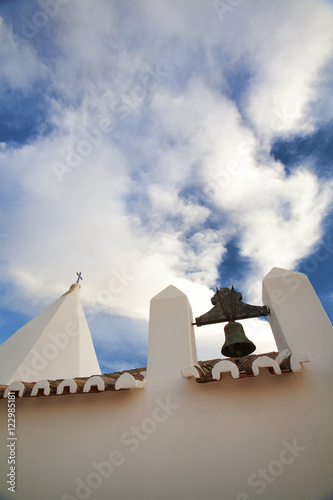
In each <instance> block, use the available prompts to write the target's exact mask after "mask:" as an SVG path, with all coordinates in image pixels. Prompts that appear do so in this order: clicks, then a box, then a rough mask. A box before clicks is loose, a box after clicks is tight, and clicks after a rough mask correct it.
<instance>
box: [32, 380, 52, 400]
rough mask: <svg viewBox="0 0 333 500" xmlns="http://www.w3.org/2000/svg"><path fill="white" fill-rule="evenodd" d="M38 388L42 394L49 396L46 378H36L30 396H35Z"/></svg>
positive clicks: (48, 385) (48, 384)
mask: <svg viewBox="0 0 333 500" xmlns="http://www.w3.org/2000/svg"><path fill="white" fill-rule="evenodd" d="M40 389H42V390H43V394H44V396H49V395H50V391H51V389H50V383H49V381H48V380H46V379H42V380H38V382H36V383H35V385H34V386H33V388H32V391H31V394H30V396H37V394H38V392H39V390H40Z"/></svg>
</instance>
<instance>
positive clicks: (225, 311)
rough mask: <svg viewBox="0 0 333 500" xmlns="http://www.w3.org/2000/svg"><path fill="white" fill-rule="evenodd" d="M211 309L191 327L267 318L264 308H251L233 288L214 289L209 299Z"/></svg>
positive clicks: (266, 310)
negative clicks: (260, 317)
mask: <svg viewBox="0 0 333 500" xmlns="http://www.w3.org/2000/svg"><path fill="white" fill-rule="evenodd" d="M211 301H212V304H213V306H214V307H213V308H212V309H210V310H209V311H208V312H206V313H205V314H203V315H202V316H199V317H198V318H195V323H193V325H196V326H203V325H211V324H213V323H223V322H225V321H231V320H234V321H235V320H237V319H246V318H257V317H259V316H268V314H269V311H268V309H267V307H266V306H253V305H251V304H246V303H245V302H243V301H242V294H241V293H240V292H237V291H236V290H235V289H234V287H231V289H230V288H226V287H225V288H221V289H220V290H219V289H218V288H216V293H215V295H214V296H213V297H212V298H211Z"/></svg>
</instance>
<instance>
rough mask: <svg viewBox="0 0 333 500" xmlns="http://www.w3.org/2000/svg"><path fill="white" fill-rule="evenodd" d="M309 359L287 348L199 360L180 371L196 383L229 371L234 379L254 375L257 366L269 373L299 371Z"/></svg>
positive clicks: (305, 355)
mask: <svg viewBox="0 0 333 500" xmlns="http://www.w3.org/2000/svg"><path fill="white" fill-rule="evenodd" d="M308 361H310V358H309V356H308V354H305V353H293V354H290V352H288V351H287V350H285V351H284V352H282V353H277V352H270V353H267V354H261V355H250V356H244V357H242V358H239V359H238V358H237V359H235V358H230V359H213V360H209V361H200V362H199V365H198V366H188V367H186V368H184V369H183V370H182V371H181V373H182V376H183V377H185V378H191V377H194V378H195V380H196V382H198V383H207V382H215V381H217V380H221V379H222V375H223V374H224V373H230V375H231V377H232V378H234V379H241V378H245V377H256V376H258V375H259V368H268V370H269V372H270V373H271V374H275V375H281V374H283V373H292V372H299V371H300V370H301V363H305V362H308Z"/></svg>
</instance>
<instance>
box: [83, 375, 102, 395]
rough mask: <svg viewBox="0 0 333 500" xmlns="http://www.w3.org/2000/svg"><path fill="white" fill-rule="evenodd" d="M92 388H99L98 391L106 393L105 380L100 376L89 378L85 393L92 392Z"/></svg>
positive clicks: (84, 388) (85, 385)
mask: <svg viewBox="0 0 333 500" xmlns="http://www.w3.org/2000/svg"><path fill="white" fill-rule="evenodd" d="M92 387H97V390H98V391H104V389H105V383H104V380H103V379H102V378H101V377H99V376H98V375H93V376H92V377H90V378H88V380H87V382H86V383H85V384H84V387H83V392H90V391H91V389H92Z"/></svg>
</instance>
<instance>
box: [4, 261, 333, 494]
mask: <svg viewBox="0 0 333 500" xmlns="http://www.w3.org/2000/svg"><path fill="white" fill-rule="evenodd" d="M228 293H229V292H228ZM79 294H80V287H79V285H77V284H75V285H72V287H71V288H70V289H69V291H68V292H67V293H66V294H64V295H63V296H62V297H60V298H59V299H58V300H57V301H56V302H54V304H52V305H51V306H49V307H48V308H47V309H45V311H43V312H42V313H41V314H39V315H38V316H37V317H36V318H34V319H33V320H32V321H31V322H29V323H28V324H27V325H25V326H24V327H22V328H21V329H20V330H18V331H17V332H16V333H15V334H14V335H13V336H12V337H11V338H9V339H8V340H7V341H6V342H4V344H3V345H2V346H1V347H0V363H1V364H0V428H1V429H2V431H1V432H2V436H1V441H0V459H1V464H2V475H1V478H0V499H1V500H8V499H10V498H15V499H17V500H36V499H38V500H39V499H48V500H86V499H91V500H202V499H203V498H204V499H207V500H221V499H223V500H255V499H259V498H260V499H262V500H332V499H333V475H332V466H333V424H332V422H333V398H332V390H333V363H332V355H333V327H332V325H331V323H330V321H329V319H328V317H327V315H326V313H325V311H324V309H323V307H322V305H321V303H320V301H319V299H318V297H317V295H316V293H315V291H314V289H313V287H312V285H311V283H310V281H309V279H308V277H307V276H306V275H304V274H302V273H297V272H292V271H288V270H285V269H280V268H273V269H272V270H271V271H270V272H269V273H268V274H267V275H266V276H265V277H264V279H263V282H262V305H260V306H258V307H255V306H249V308H250V309H249V308H248V307H247V306H248V305H246V304H245V306H244V305H242V306H241V307H244V308H245V309H244V310H251V311H254V313H255V314H261V313H262V314H267V315H268V316H267V317H268V320H269V324H270V327H271V330H272V333H273V335H274V338H275V342H276V346H277V350H276V351H275V352H269V353H265V354H256V353H255V352H251V353H250V354H244V352H243V353H242V352H241V351H238V350H236V351H235V353H233V351H232V350H230V352H231V354H232V355H231V356H230V357H224V358H221V357H220V358H216V359H213V360H198V359H197V352H196V340H195V328H196V326H195V325H199V322H200V321H203V320H202V317H201V320H200V319H198V318H196V321H195V322H194V319H193V316H192V310H191V306H190V303H189V300H188V298H187V296H186V295H185V294H184V293H183V292H182V291H181V290H178V289H177V288H175V287H174V286H172V285H170V286H169V287H167V288H166V289H165V290H162V291H161V292H160V293H159V294H157V295H156V296H155V297H153V298H152V299H151V302H150V319H149V343H148V362H147V366H146V367H133V369H131V370H125V371H123V372H116V373H107V374H101V372H100V368H99V365H98V361H97V358H96V353H95V350H94V346H93V342H92V338H91V335H90V332H89V328H88V325H87V322H86V320H85V317H84V312H83V310H82V307H81V303H80V298H79ZM239 295H240V294H239ZM227 296H228V297H229V298H230V297H231V298H232V301H231V302H230V304H231V305H232V308H233V309H232V317H231V315H230V318H229V323H233V320H234V315H235V316H236V317H237V314H238V317H243V316H242V312H239V311H242V310H241V307H240V306H239V304H241V302H240V301H239V302H238V303H237V304H238V306H237V304H236V302H235V301H234V298H235V297H236V298H237V292H236V291H233V290H231V291H230V295H227V292H226V295H225V297H227ZM221 297H222V298H221ZM217 298H218V300H217V299H216V300H215V299H214V301H215V302H214V301H213V299H212V302H213V304H214V303H215V305H214V307H217V308H218V310H219V314H220V313H221V314H226V315H228V314H230V307H229V306H228V303H227V299H223V296H222V295H221V296H217ZM228 300H229V299H228ZM233 301H234V302H233ZM228 307H229V309H228ZM237 307H240V308H239V311H238V313H237ZM253 307H254V308H253ZM213 309H214V308H213ZM212 311H213V310H212ZM212 311H209V313H207V314H208V316H207V315H204V316H205V318H206V316H207V317H208V318H210V320H211V315H214V314H215V312H214V311H213V312H212ZM215 311H216V310H215ZM214 318H215V319H214ZM214 318H213V320H214V321H215V320H216V317H214ZM199 320H200V321H199ZM233 326H234V325H233ZM203 328H204V326H203ZM238 333H239V332H238ZM246 343H247V344H248V345H249V344H250V342H248V341H246ZM233 347H234V346H233ZM14 410H15V413H14ZM9 415H11V416H14V417H15V421H14V423H11V425H10V426H9Z"/></svg>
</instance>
